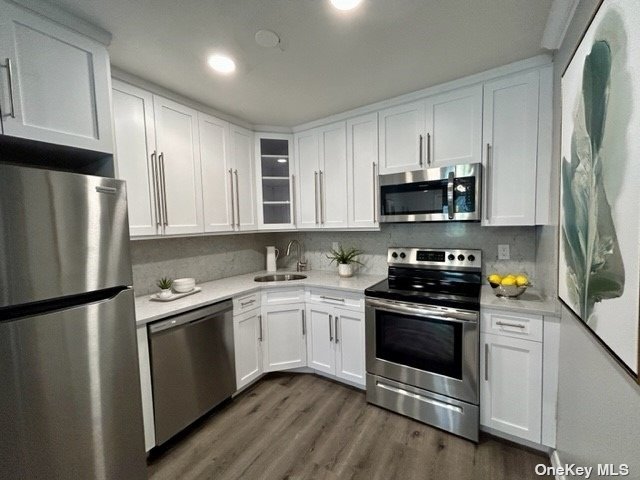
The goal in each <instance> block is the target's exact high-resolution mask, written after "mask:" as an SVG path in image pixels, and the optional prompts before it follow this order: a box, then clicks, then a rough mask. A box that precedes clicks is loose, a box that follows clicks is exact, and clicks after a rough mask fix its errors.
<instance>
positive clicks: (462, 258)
mask: <svg viewBox="0 0 640 480" xmlns="http://www.w3.org/2000/svg"><path fill="white" fill-rule="evenodd" d="M458 260H460V261H461V262H462V261H463V260H464V255H462V254H460V255H458Z"/></svg>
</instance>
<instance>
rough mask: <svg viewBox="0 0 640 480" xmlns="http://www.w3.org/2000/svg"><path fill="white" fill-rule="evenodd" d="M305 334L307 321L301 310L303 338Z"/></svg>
mask: <svg viewBox="0 0 640 480" xmlns="http://www.w3.org/2000/svg"><path fill="white" fill-rule="evenodd" d="M306 334H307V319H306V316H305V313H304V310H302V336H305V335H306Z"/></svg>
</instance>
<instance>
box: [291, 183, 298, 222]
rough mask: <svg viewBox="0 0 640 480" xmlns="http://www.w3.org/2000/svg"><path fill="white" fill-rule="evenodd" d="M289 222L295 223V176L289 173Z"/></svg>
mask: <svg viewBox="0 0 640 480" xmlns="http://www.w3.org/2000/svg"><path fill="white" fill-rule="evenodd" d="M291 223H292V224H293V225H296V223H297V222H296V176H295V175H293V174H291Z"/></svg>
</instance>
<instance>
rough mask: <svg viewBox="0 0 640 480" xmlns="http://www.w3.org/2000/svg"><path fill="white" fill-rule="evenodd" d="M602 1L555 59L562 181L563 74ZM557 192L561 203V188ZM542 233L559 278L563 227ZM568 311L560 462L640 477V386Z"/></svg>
mask: <svg viewBox="0 0 640 480" xmlns="http://www.w3.org/2000/svg"><path fill="white" fill-rule="evenodd" d="M598 3H599V0H581V2H580V4H579V5H578V8H577V10H576V13H575V15H574V18H573V21H572V23H571V25H570V27H569V30H568V31H567V35H566V37H565V40H564V43H563V45H562V47H561V49H560V50H559V51H558V53H557V55H556V57H555V59H554V63H555V70H556V72H555V86H554V87H555V91H556V95H555V97H556V102H555V108H554V120H555V124H554V156H553V158H554V163H555V165H554V172H555V175H556V177H555V180H556V184H557V178H558V176H559V167H558V165H559V160H560V151H559V149H560V147H559V137H560V121H559V119H560V95H559V92H560V74H561V73H562V71H563V70H564V68H565V67H566V65H567V63H568V62H569V59H570V57H571V55H572V53H573V50H574V49H575V47H576V46H577V44H578V43H579V39H580V37H581V36H582V33H583V32H584V30H585V29H586V27H587V25H588V23H589V20H590V19H591V16H592V15H593V13H594V12H595V9H596V8H597V5H598ZM554 195H555V201H556V202H557V187H556V190H555V191H554ZM537 237H538V249H537V250H538V251H537V258H538V268H539V270H540V273H542V271H543V270H544V269H545V268H548V265H550V264H551V262H553V265H554V266H556V267H554V269H553V271H552V272H551V274H553V276H554V277H555V276H557V272H556V268H557V252H556V249H557V227H554V226H550V227H543V228H541V229H539V230H538V232H537ZM547 274H549V273H547ZM554 281H556V280H555V278H554ZM554 285H555V284H554ZM555 291H556V287H555V286H554V290H553V292H554V293H555ZM562 310H563V311H562V320H561V328H560V371H559V385H558V426H557V450H558V455H559V458H560V462H562V463H576V464H579V465H585V466H595V465H596V464H597V463H616V464H619V463H627V464H629V466H630V467H631V472H630V475H629V476H628V477H625V478H630V479H631V478H633V479H640V387H639V386H638V385H637V384H636V383H635V382H634V380H633V379H632V378H631V377H630V376H629V375H628V374H627V373H626V372H625V371H624V370H623V369H622V368H621V367H620V366H619V365H618V364H617V363H616V361H615V360H614V359H613V358H612V357H611V355H609V353H607V351H605V349H604V347H602V346H601V345H600V344H599V343H598V341H597V340H596V339H595V337H594V336H593V335H592V334H591V333H590V332H589V331H588V330H587V329H586V328H585V327H584V326H583V325H582V324H581V323H580V321H579V320H578V319H577V318H576V317H575V316H574V315H573V314H572V313H571V312H570V311H569V310H567V309H565V308H563V309H562ZM592 478H604V477H597V476H593V477H592Z"/></svg>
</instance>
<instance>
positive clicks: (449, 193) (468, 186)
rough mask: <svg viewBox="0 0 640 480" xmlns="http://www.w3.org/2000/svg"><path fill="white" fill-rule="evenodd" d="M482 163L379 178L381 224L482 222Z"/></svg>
mask: <svg viewBox="0 0 640 480" xmlns="http://www.w3.org/2000/svg"><path fill="white" fill-rule="evenodd" d="M481 170H482V166H481V165H480V164H479V163H473V164H467V165H456V166H451V167H443V168H429V169H426V170H415V171H412V172H405V173H396V174H391V175H381V176H380V221H381V222H428V221H437V222H442V221H452V220H453V221H460V220H465V221H468V220H480V219H481V216H480V198H481V197H480V175H481Z"/></svg>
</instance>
